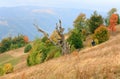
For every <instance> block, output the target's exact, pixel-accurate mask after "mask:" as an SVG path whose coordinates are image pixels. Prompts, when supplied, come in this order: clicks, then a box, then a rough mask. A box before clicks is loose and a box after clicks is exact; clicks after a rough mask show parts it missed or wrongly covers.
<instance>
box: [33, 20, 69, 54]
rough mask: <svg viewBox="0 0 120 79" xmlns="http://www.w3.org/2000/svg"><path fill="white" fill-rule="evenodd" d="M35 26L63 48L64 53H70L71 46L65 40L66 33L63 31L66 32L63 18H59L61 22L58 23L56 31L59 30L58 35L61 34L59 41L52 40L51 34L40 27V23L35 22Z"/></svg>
mask: <svg viewBox="0 0 120 79" xmlns="http://www.w3.org/2000/svg"><path fill="white" fill-rule="evenodd" d="M34 26H35V27H36V28H37V30H38V31H39V32H41V33H43V35H44V36H45V37H47V38H48V39H49V40H50V41H51V42H52V43H53V44H54V45H55V46H57V47H59V48H61V50H62V52H61V53H62V55H64V54H68V53H70V46H69V44H68V43H67V42H66V41H65V36H64V33H63V32H64V28H62V24H61V20H59V24H56V31H57V33H58V35H59V36H60V39H58V40H59V42H58V43H55V42H54V41H52V40H51V39H50V38H49V35H48V34H47V33H46V32H45V31H43V30H42V29H40V28H39V27H38V25H36V24H34Z"/></svg>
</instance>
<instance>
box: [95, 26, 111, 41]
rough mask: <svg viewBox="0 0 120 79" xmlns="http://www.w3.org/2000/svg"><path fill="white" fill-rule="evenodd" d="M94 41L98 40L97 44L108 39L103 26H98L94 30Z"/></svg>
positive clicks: (107, 33)
mask: <svg viewBox="0 0 120 79" xmlns="http://www.w3.org/2000/svg"><path fill="white" fill-rule="evenodd" d="M94 39H97V40H98V43H102V42H105V41H107V40H108V39H109V32H108V30H107V28H106V27H105V26H100V27H98V28H97V29H96V30H95V33H94Z"/></svg>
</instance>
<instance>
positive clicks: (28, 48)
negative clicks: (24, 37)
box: [24, 44, 32, 53]
mask: <svg viewBox="0 0 120 79" xmlns="http://www.w3.org/2000/svg"><path fill="white" fill-rule="evenodd" d="M31 49H32V46H31V44H28V45H27V46H26V47H25V49H24V53H27V52H29V51H30V50H31Z"/></svg>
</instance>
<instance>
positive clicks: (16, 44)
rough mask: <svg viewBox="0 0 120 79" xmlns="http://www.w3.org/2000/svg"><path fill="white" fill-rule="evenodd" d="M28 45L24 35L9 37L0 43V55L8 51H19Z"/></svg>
mask: <svg viewBox="0 0 120 79" xmlns="http://www.w3.org/2000/svg"><path fill="white" fill-rule="evenodd" d="M25 45H26V41H24V36H23V35H18V36H16V37H14V38H12V37H7V38H4V39H3V40H2V41H1V42H0V53H3V52H6V51H8V50H12V49H17V48H20V47H23V46H25Z"/></svg>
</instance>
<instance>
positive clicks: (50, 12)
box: [32, 9, 55, 15]
mask: <svg viewBox="0 0 120 79" xmlns="http://www.w3.org/2000/svg"><path fill="white" fill-rule="evenodd" d="M32 12H33V13H47V14H52V15H54V14H55V12H54V11H53V10H51V9H34V10H32Z"/></svg>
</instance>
